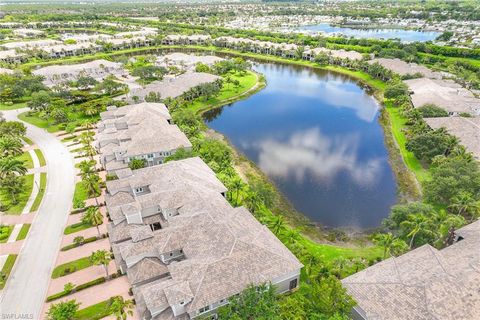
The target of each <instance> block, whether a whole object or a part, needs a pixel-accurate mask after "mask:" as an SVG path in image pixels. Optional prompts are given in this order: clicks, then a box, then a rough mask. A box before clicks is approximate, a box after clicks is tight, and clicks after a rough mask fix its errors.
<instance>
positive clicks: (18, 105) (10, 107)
mask: <svg viewBox="0 0 480 320" xmlns="http://www.w3.org/2000/svg"><path fill="white" fill-rule="evenodd" d="M26 106H27V103H26V102H19V103H14V104H12V105H8V104H3V103H0V111H2V110H3V111H6V110H15V109H20V108H25V107H26Z"/></svg>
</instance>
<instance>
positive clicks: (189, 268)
mask: <svg viewBox="0 0 480 320" xmlns="http://www.w3.org/2000/svg"><path fill="white" fill-rule="evenodd" d="M144 185H148V188H149V190H150V193H148V194H144V195H138V196H136V197H133V196H125V195H123V194H124V193H125V191H122V190H131V189H132V188H135V187H136V186H144ZM107 189H108V192H107V195H106V202H107V207H108V210H109V213H110V216H111V217H112V219H113V221H114V223H113V224H111V225H110V227H109V229H110V230H111V231H110V235H111V237H112V236H113V237H114V238H116V239H120V238H122V239H121V240H122V241H121V242H118V243H113V244H112V246H114V247H115V248H114V252H115V253H116V259H117V263H120V264H122V265H124V264H126V266H127V274H129V273H130V271H131V270H133V272H134V275H132V276H129V278H131V279H135V281H136V282H137V283H140V282H141V281H145V278H146V276H141V275H140V274H141V271H140V270H142V269H143V268H144V267H140V266H139V264H146V265H149V266H150V265H152V263H153V262H152V259H157V260H155V261H156V262H155V263H156V264H157V265H156V266H155V270H152V269H151V267H148V268H150V270H146V271H145V272H147V273H148V276H149V277H151V279H152V282H151V283H147V284H145V282H143V283H142V284H141V285H138V286H134V292H135V297H136V300H137V301H139V304H137V307H138V308H139V309H142V308H143V310H141V312H142V313H143V312H145V309H149V310H158V309H165V311H164V312H162V315H161V317H160V318H159V319H166V318H168V317H170V316H171V313H170V312H171V309H170V307H171V306H173V305H175V304H177V303H180V302H186V304H185V307H186V308H187V312H189V313H192V314H193V313H195V312H196V311H197V310H198V309H200V308H201V307H204V306H206V305H210V304H213V303H216V302H218V301H220V300H221V299H225V298H228V297H230V296H232V295H233V294H236V293H239V292H241V291H242V290H243V289H244V288H245V287H246V286H248V285H249V284H260V283H264V282H269V281H274V280H275V279H278V278H279V277H282V276H284V275H286V274H289V273H292V272H295V271H298V270H299V269H300V268H301V267H302V265H301V264H300V262H299V261H298V260H297V259H296V257H295V256H294V255H293V254H292V253H291V252H290V251H289V250H288V249H287V248H286V247H285V246H284V245H283V244H282V243H281V242H280V241H279V240H278V239H277V238H276V237H275V236H274V235H273V234H272V233H271V232H270V230H268V228H266V227H265V226H263V225H261V224H260V223H259V222H258V221H257V220H256V219H255V218H254V217H253V216H252V215H251V213H250V212H248V210H246V209H245V208H243V207H240V208H232V207H231V206H230V204H228V202H227V201H226V200H225V198H224V197H223V196H222V195H221V192H225V191H226V189H225V187H224V186H223V185H222V184H221V183H220V182H219V181H218V179H217V178H216V177H215V174H214V173H213V171H211V170H210V169H209V168H208V166H206V165H205V163H204V162H203V161H202V160H200V159H199V158H190V159H185V160H181V161H174V162H169V163H167V164H163V165H159V166H154V167H148V168H144V169H140V170H135V171H133V172H132V176H131V177H127V178H123V179H119V180H113V181H108V182H107ZM127 194H128V193H127ZM117 196H120V198H117ZM133 199H134V200H133ZM132 200H133V201H136V202H137V203H140V207H142V208H147V207H152V206H158V207H160V208H161V211H162V212H166V211H167V210H165V209H167V208H172V209H176V210H177V212H178V214H177V215H174V216H172V217H166V220H167V221H163V222H162V228H161V229H159V230H156V231H154V232H153V237H151V236H150V232H148V231H147V232H146V233H147V234H148V237H144V239H143V240H140V241H137V240H138V238H135V239H134V238H133V237H132V235H137V234H143V230H142V229H140V228H142V227H141V225H138V224H135V225H129V224H127V223H126V221H125V219H124V218H122V213H121V212H120V211H118V206H117V203H118V204H119V205H120V206H122V205H124V204H125V203H128V202H130V201H132ZM152 217H153V216H152ZM115 221H117V222H118V221H121V222H119V223H117V224H115ZM143 223H145V224H146V223H147V222H146V220H144V221H143ZM128 229H130V230H134V231H128ZM117 230H119V231H120V232H121V233H123V235H120V236H119V234H118V233H117V232H116V231H117ZM111 239H112V238H111ZM112 242H114V241H112ZM175 250H182V252H183V255H184V256H185V259H180V260H178V259H177V260H176V261H173V262H171V263H168V262H165V263H163V265H162V262H161V261H162V260H161V257H162V255H164V254H168V253H169V252H173V251H175ZM146 260H147V261H148V262H144V261H146ZM159 278H161V279H160V280H157V279H159ZM142 306H143V307H142Z"/></svg>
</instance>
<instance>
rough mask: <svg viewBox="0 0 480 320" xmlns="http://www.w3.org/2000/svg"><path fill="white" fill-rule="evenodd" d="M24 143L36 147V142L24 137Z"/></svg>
mask: <svg viewBox="0 0 480 320" xmlns="http://www.w3.org/2000/svg"><path fill="white" fill-rule="evenodd" d="M22 139H23V141H25V143H27V144H29V145H34V144H35V142H33V141H32V140H31V139H29V138H27V137H23V138H22Z"/></svg>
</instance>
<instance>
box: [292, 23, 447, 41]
mask: <svg viewBox="0 0 480 320" xmlns="http://www.w3.org/2000/svg"><path fill="white" fill-rule="evenodd" d="M297 30H299V31H301V32H307V33H317V32H324V33H326V34H334V33H341V34H343V35H345V36H347V37H354V38H367V39H400V41H402V42H414V41H419V42H427V41H432V40H435V39H436V38H437V37H438V36H439V35H440V34H441V33H440V32H435V31H417V30H405V29H356V28H348V27H335V26H331V25H330V24H328V23H320V24H317V25H311V26H302V27H299V28H298V29H297Z"/></svg>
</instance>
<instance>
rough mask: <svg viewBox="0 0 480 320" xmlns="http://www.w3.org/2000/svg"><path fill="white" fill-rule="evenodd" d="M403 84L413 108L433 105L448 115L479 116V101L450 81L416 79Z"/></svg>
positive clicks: (466, 90) (469, 92)
mask: <svg viewBox="0 0 480 320" xmlns="http://www.w3.org/2000/svg"><path fill="white" fill-rule="evenodd" d="M404 83H405V84H407V85H408V87H409V89H410V91H411V95H410V97H411V100H412V103H413V105H414V107H415V108H418V107H422V106H424V105H426V104H434V105H436V106H438V107H440V108H442V109H444V110H446V111H447V112H448V113H449V114H450V115H458V114H461V113H469V114H471V115H480V99H478V98H476V97H475V96H474V94H473V93H472V92H471V91H469V90H468V89H465V88H463V87H462V86H461V85H459V84H457V83H455V82H454V81H452V80H439V79H429V78H417V79H411V80H405V81H404Z"/></svg>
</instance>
